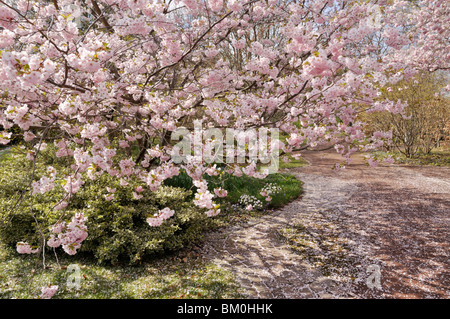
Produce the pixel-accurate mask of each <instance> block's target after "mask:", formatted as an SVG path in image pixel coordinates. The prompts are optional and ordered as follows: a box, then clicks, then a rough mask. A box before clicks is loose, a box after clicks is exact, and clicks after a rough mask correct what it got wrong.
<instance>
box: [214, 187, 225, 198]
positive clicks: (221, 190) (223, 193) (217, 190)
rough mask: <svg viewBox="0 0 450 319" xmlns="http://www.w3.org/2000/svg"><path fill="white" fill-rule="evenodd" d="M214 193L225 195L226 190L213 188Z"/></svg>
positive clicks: (220, 195)
mask: <svg viewBox="0 0 450 319" xmlns="http://www.w3.org/2000/svg"><path fill="white" fill-rule="evenodd" d="M214 193H215V194H216V195H217V196H218V197H222V198H223V197H227V195H228V192H227V190H225V189H223V188H221V187H219V188H214Z"/></svg>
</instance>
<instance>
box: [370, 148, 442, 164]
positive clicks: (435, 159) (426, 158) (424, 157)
mask: <svg viewBox="0 0 450 319" xmlns="http://www.w3.org/2000/svg"><path fill="white" fill-rule="evenodd" d="M374 155H375V156H376V157H379V158H384V157H386V156H388V155H391V156H392V158H394V160H395V162H396V163H397V164H406V165H424V166H447V167H450V148H443V147H441V148H436V149H433V150H432V151H431V152H430V154H423V153H419V154H417V155H415V156H413V157H412V158H408V157H406V156H405V155H403V154H401V153H400V152H381V151H379V152H376V153H375V154H374Z"/></svg>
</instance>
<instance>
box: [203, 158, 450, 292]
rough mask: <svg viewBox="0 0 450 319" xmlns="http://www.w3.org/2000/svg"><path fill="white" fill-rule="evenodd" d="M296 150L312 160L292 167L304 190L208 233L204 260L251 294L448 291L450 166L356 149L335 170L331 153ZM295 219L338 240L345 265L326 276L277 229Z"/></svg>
mask: <svg viewBox="0 0 450 319" xmlns="http://www.w3.org/2000/svg"><path fill="white" fill-rule="evenodd" d="M303 156H304V157H305V159H307V160H308V162H309V163H310V164H311V165H309V166H307V167H302V168H297V169H294V170H291V171H290V172H291V173H294V174H295V175H296V176H297V177H298V178H299V179H300V180H302V181H303V182H304V183H305V184H304V194H303V196H302V197H301V198H300V199H298V200H296V201H294V202H292V203H290V204H288V205H286V206H285V207H284V208H282V209H280V210H279V211H276V212H275V213H273V214H270V215H266V216H264V217H261V218H258V219H255V220H252V221H250V222H248V223H245V224H237V225H235V226H233V227H230V228H226V229H223V230H221V231H219V232H214V233H211V234H208V235H207V238H206V240H205V241H204V245H203V247H202V253H203V254H204V258H206V259H208V260H212V261H213V262H214V263H216V264H219V265H221V266H223V267H225V268H227V269H229V270H231V271H232V272H233V273H234V274H235V275H236V277H237V279H238V281H239V282H240V284H241V285H242V287H243V288H244V289H245V291H246V293H247V294H248V296H249V297H251V298H283V299H294V298H449V297H450V288H449V287H450V273H449V258H448V257H449V256H448V252H449V251H450V250H449V248H450V247H449V246H450V245H449V239H450V236H449V229H450V227H449V226H450V218H449V217H450V169H449V168H444V167H408V166H400V165H380V166H379V167H376V168H369V167H367V166H366V165H365V164H364V162H363V159H362V156H361V155H360V154H357V155H355V156H354V157H353V158H352V163H351V164H350V165H348V166H347V168H346V170H344V171H342V172H338V173H336V172H334V171H332V170H331V167H332V165H333V164H334V163H337V162H339V158H338V156H337V154H335V153H333V152H331V151H327V152H313V151H308V152H305V153H304V154H303ZM299 224H301V227H302V231H304V232H305V233H304V234H305V236H306V235H307V236H309V237H308V238H312V239H313V240H314V238H316V239H317V238H327V237H326V236H325V235H327V234H328V235H329V234H333V240H336V241H338V242H344V243H345V250H344V252H343V253H342V252H341V255H342V256H343V258H344V259H345V260H346V263H343V265H341V266H340V267H341V268H347V269H340V270H341V271H338V273H337V274H336V273H327V272H325V271H324V267H318V266H317V265H316V264H315V263H314V262H312V261H311V260H309V259H308V258H305V256H304V255H302V253H298V252H296V251H294V250H293V249H292V248H291V247H290V246H289V244H288V242H287V241H286V240H285V238H284V237H282V236H280V231H283V230H285V229H290V228H291V229H292V228H293V227H294V226H295V225H299ZM324 241H326V240H324ZM330 247H331V246H330ZM343 247H344V246H343ZM318 249H319V250H317V249H316V251H319V252H320V248H318ZM342 274H345V275H342ZM378 282H379V283H380V285H379V286H378V285H377V283H378Z"/></svg>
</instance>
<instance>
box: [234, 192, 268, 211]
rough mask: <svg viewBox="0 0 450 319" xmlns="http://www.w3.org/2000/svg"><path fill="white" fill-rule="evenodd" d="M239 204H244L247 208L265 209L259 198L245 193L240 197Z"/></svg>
mask: <svg viewBox="0 0 450 319" xmlns="http://www.w3.org/2000/svg"><path fill="white" fill-rule="evenodd" d="M239 204H241V205H242V206H244V207H245V208H246V209H247V210H258V209H263V207H264V205H263V203H262V202H261V201H260V200H259V199H258V198H256V197H255V196H252V195H248V194H243V195H242V196H241V197H240V198H239Z"/></svg>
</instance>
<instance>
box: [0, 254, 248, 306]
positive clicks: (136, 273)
mask: <svg viewBox="0 0 450 319" xmlns="http://www.w3.org/2000/svg"><path fill="white" fill-rule="evenodd" d="M77 257H78V258H77V260H76V261H74V260H73V259H71V258H70V256H61V257H60V258H59V263H58V262H57V261H56V260H55V258H54V256H53V255H49V256H48V257H47V269H45V270H44V269H42V265H41V264H40V263H37V262H36V259H35V258H33V256H28V255H18V254H17V253H16V251H15V250H13V249H10V248H8V247H4V246H3V245H0V299H12V298H17V299H35V298H38V297H39V295H40V294H41V288H42V287H47V286H48V285H49V284H52V285H56V286H58V287H59V288H58V290H57V292H56V294H55V295H54V297H53V298H55V299H130V298H131V299H209V298H211V299H224V298H225V299H241V298H245V295H244V294H243V293H242V291H241V289H240V287H239V284H238V283H237V282H236V279H235V278H234V276H233V275H232V274H231V273H230V272H229V271H227V270H225V269H223V268H221V267H219V266H217V265H215V264H213V263H207V262H204V261H203V260H202V258H201V255H200V254H199V253H198V252H195V251H191V250H188V251H181V252H179V253H177V254H173V255H167V256H166V257H165V258H158V259H155V260H148V261H147V262H145V263H144V262H143V263H142V264H138V265H133V266H129V265H121V266H120V267H118V266H111V265H98V264H97V263H96V262H95V261H93V260H92V259H91V258H86V256H82V255H79V256H77ZM69 265H75V266H77V267H79V270H80V273H79V276H80V281H79V284H80V286H79V288H76V287H74V288H70V287H69V286H68V284H67V283H68V282H72V281H71V276H74V274H75V272H74V271H73V270H72V269H70V268H69Z"/></svg>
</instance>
